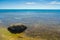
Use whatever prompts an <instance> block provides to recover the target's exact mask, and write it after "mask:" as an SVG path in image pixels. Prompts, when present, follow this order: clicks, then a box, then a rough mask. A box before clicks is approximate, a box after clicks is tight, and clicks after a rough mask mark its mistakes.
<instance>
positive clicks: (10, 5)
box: [0, 0, 60, 9]
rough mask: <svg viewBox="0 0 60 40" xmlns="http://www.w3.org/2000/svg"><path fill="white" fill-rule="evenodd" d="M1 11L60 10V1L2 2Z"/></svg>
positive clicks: (15, 0) (21, 0)
mask: <svg viewBox="0 0 60 40" xmlns="http://www.w3.org/2000/svg"><path fill="white" fill-rule="evenodd" d="M0 9H60V0H0Z"/></svg>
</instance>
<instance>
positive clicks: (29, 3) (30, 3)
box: [26, 2, 36, 5]
mask: <svg viewBox="0 0 60 40" xmlns="http://www.w3.org/2000/svg"><path fill="white" fill-rule="evenodd" d="M26 4H28V5H32V4H36V3H35V2H26Z"/></svg>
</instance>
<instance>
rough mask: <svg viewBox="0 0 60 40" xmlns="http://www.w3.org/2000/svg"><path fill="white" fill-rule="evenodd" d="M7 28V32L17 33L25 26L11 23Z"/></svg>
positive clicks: (24, 28) (23, 29) (22, 30)
mask: <svg viewBox="0 0 60 40" xmlns="http://www.w3.org/2000/svg"><path fill="white" fill-rule="evenodd" d="M7 29H8V31H9V32H11V33H13V34H17V33H22V32H24V31H25V30H26V29H27V27H26V26H25V25H12V26H9V27H8V28H7Z"/></svg>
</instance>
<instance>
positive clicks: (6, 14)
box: [0, 9, 60, 27]
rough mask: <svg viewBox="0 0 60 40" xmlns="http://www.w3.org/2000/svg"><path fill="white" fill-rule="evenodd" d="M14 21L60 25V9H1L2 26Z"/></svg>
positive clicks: (0, 24) (0, 20)
mask: <svg viewBox="0 0 60 40" xmlns="http://www.w3.org/2000/svg"><path fill="white" fill-rule="evenodd" d="M12 23H24V24H28V25H34V24H39V25H55V26H57V27H58V26H60V10H38V9H35V10H34V9H32V10H31V9H29V10H27V9H15V10H14V9H0V26H2V25H5V26H7V25H10V24H12Z"/></svg>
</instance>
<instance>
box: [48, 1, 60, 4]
mask: <svg viewBox="0 0 60 40" xmlns="http://www.w3.org/2000/svg"><path fill="white" fill-rule="evenodd" d="M48 4H60V2H57V1H52V2H50V3H48Z"/></svg>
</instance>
